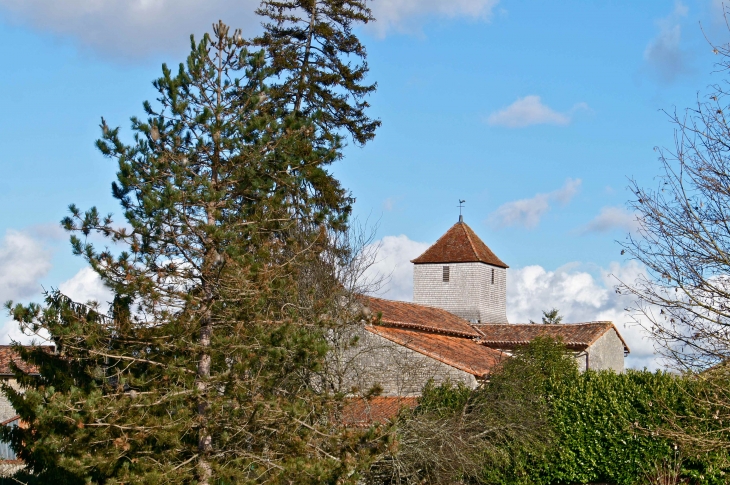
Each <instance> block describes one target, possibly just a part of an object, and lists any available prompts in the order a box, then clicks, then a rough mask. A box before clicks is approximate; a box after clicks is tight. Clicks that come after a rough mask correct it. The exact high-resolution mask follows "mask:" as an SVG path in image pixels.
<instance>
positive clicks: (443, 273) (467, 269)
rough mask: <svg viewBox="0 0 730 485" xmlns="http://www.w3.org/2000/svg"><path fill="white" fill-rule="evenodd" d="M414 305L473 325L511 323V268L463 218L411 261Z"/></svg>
mask: <svg viewBox="0 0 730 485" xmlns="http://www.w3.org/2000/svg"><path fill="white" fill-rule="evenodd" d="M411 262H412V263H413V265H414V267H413V301H414V302H415V303H420V304H422V305H428V306H433V307H437V308H442V309H444V310H447V311H449V312H451V313H453V314H454V315H458V316H460V317H461V318H464V319H466V320H469V321H471V322H473V323H508V322H507V268H508V266H507V265H506V264H504V263H503V262H502V260H500V259H499V258H498V257H497V256H496V255H495V254H494V253H493V252H492V251H491V250H490V249H489V248H488V247H487V245H486V244H484V242H482V240H481V239H479V237H478V236H477V235H476V234H475V233H474V231H473V230H472V229H471V228H470V227H469V226H468V225H466V223H465V222H464V220H463V218H462V217H461V216H459V222H457V223H456V224H454V225H453V226H452V227H451V229H449V230H448V231H446V234H444V235H443V236H441V237H440V238H439V240H438V241H436V243H434V245H433V246H431V247H430V248H428V249H427V250H426V252H424V253H423V254H421V255H420V256H419V257H417V258H416V259H414V260H412V261H411Z"/></svg>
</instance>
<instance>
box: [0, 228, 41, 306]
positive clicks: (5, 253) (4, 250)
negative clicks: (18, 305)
mask: <svg viewBox="0 0 730 485" xmlns="http://www.w3.org/2000/svg"><path fill="white" fill-rule="evenodd" d="M51 256H52V254H51V251H50V250H49V249H48V248H46V247H45V246H44V245H43V244H41V243H40V242H39V241H38V240H36V239H34V238H33V237H31V236H30V235H29V234H27V233H24V232H20V231H13V230H10V231H7V232H6V233H5V237H4V238H3V240H2V242H1V243H0V302H5V301H7V300H18V299H24V298H28V297H31V296H33V295H37V294H38V293H39V292H40V291H41V286H40V280H41V278H43V277H44V276H46V274H48V271H49V270H50V269H51Z"/></svg>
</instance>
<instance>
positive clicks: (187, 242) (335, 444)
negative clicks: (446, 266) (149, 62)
mask: <svg viewBox="0 0 730 485" xmlns="http://www.w3.org/2000/svg"><path fill="white" fill-rule="evenodd" d="M191 44H192V52H191V53H190V55H189V57H188V59H187V62H186V63H185V64H181V65H180V67H179V70H178V72H177V73H176V74H173V72H172V70H170V69H169V68H168V67H167V66H163V75H162V77H161V78H159V79H158V80H157V81H155V82H154V86H155V88H156V89H157V91H158V93H159V98H158V99H157V104H156V105H155V106H153V104H152V103H149V102H148V103H145V104H144V109H145V111H146V113H147V119H145V120H141V119H137V118H133V119H132V129H133V131H134V133H135V135H134V140H133V142H132V143H131V144H125V143H124V142H123V141H122V138H121V135H120V130H119V128H110V127H109V126H108V125H107V123H106V122H105V121H104V120H102V124H101V129H102V138H101V139H100V140H99V141H98V142H97V146H98V148H99V150H100V151H101V152H102V153H103V154H104V155H105V156H107V157H110V158H112V159H114V160H116V161H117V163H118V165H119V171H118V174H117V181H116V182H115V183H114V184H113V186H112V192H113V195H114V197H115V198H116V199H118V201H119V203H120V205H121V207H122V209H123V211H124V223H123V224H117V223H115V221H114V220H113V218H112V216H111V215H108V216H105V217H102V216H101V215H100V214H99V213H98V211H97V210H96V209H95V208H91V209H89V210H87V211H85V212H83V211H81V210H80V209H78V208H77V207H75V206H73V205H72V206H71V207H70V212H71V214H70V216H69V217H67V218H66V219H64V221H63V225H64V227H65V228H66V229H67V230H68V231H71V233H72V236H71V242H72V248H73V251H74V253H75V254H77V255H80V256H82V257H83V258H85V259H86V261H88V263H89V264H90V266H91V267H92V268H93V269H94V270H95V271H96V272H97V273H98V274H99V276H100V277H101V279H102V281H103V282H104V283H105V284H106V285H107V286H108V287H109V288H110V289H111V290H112V291H113V292H114V295H115V298H114V301H113V302H112V305H111V315H110V316H106V315H102V314H101V312H100V310H99V309H98V308H93V307H88V306H84V305H79V304H75V303H73V302H70V301H69V300H68V299H67V298H65V297H64V296H63V295H61V294H60V293H58V292H50V293H49V294H48V295H47V299H46V306H45V307H41V306H40V305H33V304H32V305H29V306H21V305H18V306H15V307H12V306H11V305H9V308H11V310H12V312H13V315H14V317H15V319H16V320H17V321H19V322H20V323H21V325H22V326H24V327H25V328H27V329H29V330H30V331H33V332H36V333H38V334H46V335H49V336H50V339H51V340H52V341H53V343H54V345H55V346H56V350H57V352H56V353H53V354H51V353H48V352H46V351H44V350H42V349H39V348H36V349H23V348H20V347H19V348H18V351H19V352H20V353H21V355H22V356H23V357H24V358H25V359H26V361H27V362H29V363H32V364H34V365H36V366H38V368H39V369H40V374H41V375H40V377H33V376H28V375H23V374H22V373H20V372H18V377H19V378H20V379H21V382H22V384H23V385H24V386H25V387H26V391H25V393H18V392H15V391H13V390H12V389H9V388H6V392H7V393H8V394H9V396H10V399H11V402H12V404H13V405H14V406H15V407H16V409H17V410H18V412H19V414H20V415H21V417H22V419H23V420H24V421H25V422H27V423H28V427H27V428H25V429H21V428H15V429H13V430H10V431H5V435H4V436H6V437H7V438H10V439H11V441H12V443H13V446H14V448H15V449H16V451H17V453H18V455H19V457H20V458H22V459H23V460H25V462H26V463H27V465H28V470H29V472H30V473H31V474H32V475H33V476H34V477H35V479H36V480H38V481H39V483H43V482H44V481H47V480H50V479H54V480H56V481H58V482H59V483H64V482H65V483H110V484H111V483H200V484H209V483H261V482H267V483H278V482H287V483H291V480H292V478H291V477H296V481H297V483H323V482H332V483H333V482H334V481H337V480H338V479H340V480H347V479H348V477H349V480H356V479H357V474H356V473H355V471H356V470H357V468H358V464H359V462H360V458H361V457H363V456H365V455H367V454H368V453H371V452H373V450H375V449H376V448H377V446H374V444H377V439H376V438H377V437H376V436H370V438H372V440H374V441H367V440H365V438H367V437H368V436H365V437H363V436H361V434H357V433H352V432H350V431H347V430H342V429H340V428H339V427H338V421H337V418H336V415H337V414H336V413H337V409H338V396H331V395H328V394H327V393H325V392H323V389H322V387H323V386H322V378H321V376H318V371H319V370H320V369H321V366H322V362H323V359H324V357H325V354H326V352H327V345H326V339H325V338H324V334H325V331H326V328H325V327H324V326H323V324H322V320H323V318H322V317H321V315H325V314H329V315H331V314H332V313H334V312H337V311H338V309H339V308H340V306H338V305H337V298H338V295H339V294H341V293H342V291H343V289H342V287H341V285H340V284H339V283H338V281H337V279H336V277H335V273H336V269H335V268H333V267H332V264H331V263H328V261H329V262H331V261H337V260H338V258H337V257H334V258H332V257H331V255H332V254H335V255H337V254H342V255H343V256H345V257H346V255H347V254H346V253H347V248H340V247H333V245H332V242H331V241H332V240H333V239H336V238H332V237H330V236H331V234H332V233H337V232H341V231H343V230H344V229H345V228H346V221H347V216H348V214H349V212H350V204H351V199H350V198H349V196H348V194H347V193H346V192H345V191H344V189H342V187H341V186H340V185H339V183H338V182H337V181H336V180H335V179H334V178H333V177H332V176H331V175H330V174H329V173H328V172H327V171H326V169H325V167H326V166H327V165H328V164H329V163H331V162H332V161H333V160H334V159H336V157H337V156H338V153H339V149H340V146H339V142H338V140H337V139H336V138H330V140H329V142H327V143H325V142H324V141H323V140H322V138H321V137H320V136H319V135H318V134H317V129H316V127H315V126H314V124H313V123H312V121H311V120H310V119H308V118H307V116H306V115H304V114H300V115H297V116H291V115H290V114H289V113H288V112H287V110H285V109H279V108H277V107H276V106H275V105H274V104H272V103H271V102H270V99H271V96H270V94H269V90H268V88H267V82H268V80H269V79H270V77H271V76H272V74H275V72H276V71H275V70H273V69H271V68H270V66H269V65H268V63H267V62H266V58H265V56H264V54H263V53H261V52H259V53H252V52H249V51H248V50H247V48H246V44H247V43H246V42H245V41H244V40H243V39H242V38H241V34H240V32H239V31H235V32H233V34H232V35H229V28H228V27H227V26H225V25H223V24H222V23H219V24H218V25H215V26H214V34H213V35H212V36H209V35H207V34H206V35H205V36H204V37H203V39H202V40H201V41H200V42H199V43H197V44H196V43H195V42H194V41H191ZM306 82H307V83H311V82H314V81H313V80H312V79H307V81H306ZM276 89H281V88H280V87H277V88H276ZM92 233H96V234H98V235H101V236H103V237H105V238H106V239H107V241H108V243H109V246H107V247H104V248H101V249H99V248H97V247H96V246H95V245H93V244H92V243H91V242H89V240H88V238H87V236H89V235H90V234H92ZM325 256H327V257H325ZM362 444H365V445H367V446H364V447H363V446H361V445H362Z"/></svg>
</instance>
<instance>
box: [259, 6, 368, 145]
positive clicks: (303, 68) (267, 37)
mask: <svg viewBox="0 0 730 485" xmlns="http://www.w3.org/2000/svg"><path fill="white" fill-rule="evenodd" d="M256 12H257V13H258V14H259V15H261V16H263V17H264V18H265V19H266V20H265V21H264V23H263V26H264V33H263V35H261V36H260V37H258V38H257V39H255V41H254V43H255V44H256V45H258V46H262V47H264V48H265V50H266V54H267V57H268V58H269V59H270V60H271V66H272V68H273V69H274V72H275V73H276V76H277V77H278V82H277V83H274V85H273V86H272V88H271V91H270V93H271V96H272V98H273V99H274V101H275V102H276V103H277V104H278V105H281V106H285V107H286V109H287V111H288V112H291V113H295V114H301V115H303V116H305V117H311V116H313V115H315V113H316V116H314V120H315V124H316V125H317V127H318V131H319V136H320V139H321V140H323V141H325V142H329V141H330V140H331V139H332V138H333V137H338V136H339V135H340V132H342V131H343V130H344V131H345V132H347V133H348V134H349V135H350V136H351V137H352V139H353V140H354V141H355V143H356V144H358V145H364V144H365V143H367V142H368V141H370V140H372V139H373V138H374V137H375V130H376V129H377V128H378V127H379V126H380V121H379V120H373V119H371V118H369V117H368V115H367V114H366V110H367V108H368V107H369V104H368V102H367V101H366V100H365V98H366V97H367V96H368V95H370V94H372V93H373V92H374V91H375V89H376V87H377V85H376V84H375V83H373V84H368V83H366V82H365V77H366V76H367V73H368V65H367V61H366V51H365V46H363V45H362V44H361V43H360V41H359V40H358V38H357V36H356V35H355V34H354V33H353V31H352V29H353V27H354V26H356V25H358V24H361V23H362V24H367V23H368V22H372V21H374V20H375V19H374V18H373V16H372V13H371V11H370V9H369V8H368V6H367V0H263V1H262V2H261V6H260V7H259V9H258V10H257V11H256Z"/></svg>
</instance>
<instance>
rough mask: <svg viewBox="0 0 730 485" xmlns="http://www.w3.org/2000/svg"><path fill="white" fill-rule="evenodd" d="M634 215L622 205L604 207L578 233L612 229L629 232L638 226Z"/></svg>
mask: <svg viewBox="0 0 730 485" xmlns="http://www.w3.org/2000/svg"><path fill="white" fill-rule="evenodd" d="M636 217H637V215H636V214H634V213H631V212H628V211H626V209H624V208H622V207H604V208H602V209H601V212H600V213H599V214H598V215H597V216H596V217H595V218H594V219H593V220H592V221H590V222H589V223H588V224H586V225H585V226H583V227H582V228H581V229H580V233H581V234H588V233H592V232H609V231H612V230H614V229H620V230H622V231H626V232H631V231H634V230H635V229H636V228H637V227H638V224H639V223H638V222H637V220H636Z"/></svg>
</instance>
